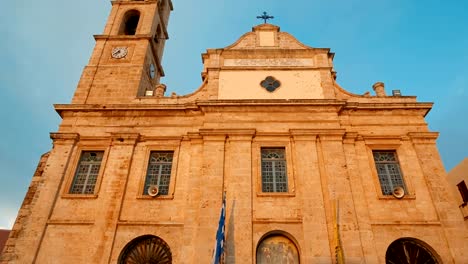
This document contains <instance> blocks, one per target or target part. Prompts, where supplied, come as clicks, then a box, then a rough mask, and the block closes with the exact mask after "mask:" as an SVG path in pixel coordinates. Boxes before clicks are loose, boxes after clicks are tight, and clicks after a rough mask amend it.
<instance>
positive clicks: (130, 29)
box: [120, 10, 140, 35]
mask: <svg viewBox="0 0 468 264" xmlns="http://www.w3.org/2000/svg"><path fill="white" fill-rule="evenodd" d="M139 21H140V12H139V11H137V10H130V11H127V13H125V16H124V18H123V20H122V25H121V27H120V34H123V35H135V34H136V31H137V27H138V22H139Z"/></svg>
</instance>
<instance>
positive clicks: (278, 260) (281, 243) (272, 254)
mask: <svg viewBox="0 0 468 264" xmlns="http://www.w3.org/2000/svg"><path fill="white" fill-rule="evenodd" d="M299 259H300V257H299V251H298V250H297V247H296V244H295V243H294V242H293V241H291V240H290V239H289V238H287V237H286V236H284V235H281V234H278V233H273V234H270V235H267V236H265V237H264V238H263V239H262V240H260V242H259V243H258V246H257V264H299V263H300V261H299Z"/></svg>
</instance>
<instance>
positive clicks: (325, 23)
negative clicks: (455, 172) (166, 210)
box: [0, 0, 468, 229]
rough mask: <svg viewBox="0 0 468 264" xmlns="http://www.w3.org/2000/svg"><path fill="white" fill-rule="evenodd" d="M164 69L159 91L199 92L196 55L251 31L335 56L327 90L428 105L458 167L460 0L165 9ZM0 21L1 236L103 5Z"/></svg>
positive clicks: (27, 4) (466, 4) (465, 83)
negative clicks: (275, 33) (262, 28)
mask: <svg viewBox="0 0 468 264" xmlns="http://www.w3.org/2000/svg"><path fill="white" fill-rule="evenodd" d="M173 2H174V8H175V10H174V12H173V13H172V16H171V20H170V23H169V36H170V39H169V40H168V42H167V44H166V52H165V55H164V60H163V65H164V67H165V72H166V77H165V78H164V79H163V80H162V82H163V83H165V84H166V85H167V86H168V93H169V94H170V93H171V92H176V93H178V94H186V93H190V92H192V91H194V90H195V89H197V88H198V86H199V85H200V83H201V80H200V72H201V70H202V64H201V57H200V54H201V53H203V52H204V51H205V50H206V49H207V48H220V47H225V46H227V45H229V44H231V43H232V42H234V41H235V40H236V39H237V38H239V37H240V36H241V35H242V34H244V33H246V32H248V31H250V30H251V28H252V26H254V25H256V24H258V23H260V22H261V21H259V20H257V19H256V18H255V17H256V16H257V15H260V14H261V12H263V11H268V12H269V13H270V14H271V15H274V16H275V19H274V20H273V21H272V23H273V24H276V25H279V26H280V27H281V30H282V31H286V32H289V33H291V34H293V35H294V36H295V37H297V38H298V39H299V40H300V41H301V42H303V43H305V44H307V45H309V46H313V47H324V48H331V49H332V51H333V52H335V53H336V56H335V61H334V62H335V68H336V70H337V71H338V79H337V81H338V82H339V83H340V85H341V86H343V87H344V88H345V89H347V90H348V91H350V92H354V93H358V94H362V93H364V92H366V91H369V90H372V88H371V86H372V84H373V83H375V82H377V81H382V82H385V84H386V88H387V91H390V90H392V89H400V90H401V91H402V93H403V94H404V95H416V96H418V101H420V102H435V105H434V108H433V110H432V111H431V112H430V113H429V115H428V116H427V119H426V120H427V122H428V123H429V127H430V129H431V130H432V131H439V132H441V135H440V138H439V140H438V147H439V150H440V153H441V156H442V159H443V161H444V164H445V166H446V169H447V170H450V169H451V168H453V167H454V166H455V165H456V164H457V163H459V162H460V161H461V160H462V159H463V158H464V157H468V139H467V138H468V137H467V135H468V122H467V121H468V117H467V116H466V115H467V114H468V16H467V15H466V10H468V1H463V0H452V1H442V0H425V1H422V0H412V1H408V0H379V1H375V0H347V1H343V0H326V1H325V0H290V1H276V0H255V1H252V0H235V1H234V0H224V1H219V0H198V1H194V0H173ZM0 6H1V9H2V15H1V16H0V34H1V36H2V37H1V39H0V98H1V99H2V103H1V104H0V108H1V109H0V110H1V111H0V121H1V124H2V129H0V168H1V172H0V180H1V182H2V184H1V185H0V229H1V228H11V226H12V224H13V221H14V218H15V216H16V212H17V210H18V208H19V206H20V205H21V202H22V200H23V198H24V195H25V193H26V191H27V187H28V185H29V182H30V180H31V177H32V174H33V173H34V170H35V167H36V165H37V162H38V160H39V157H40V155H41V154H42V153H45V152H47V151H48V150H49V149H50V148H51V141H50V139H49V132H54V131H57V127H58V124H59V122H60V118H59V117H58V115H57V114H56V113H55V111H54V109H53V106H52V104H54V103H69V102H70V100H71V97H72V95H73V93H74V90H75V88H76V85H77V83H78V80H79V77H80V75H81V71H82V69H83V67H84V66H85V65H86V64H87V62H88V59H89V56H90V54H91V51H92V49H93V47H94V39H93V37H92V35H93V34H100V33H102V30H103V28H104V25H105V22H106V19H107V16H108V14H109V11H110V8H111V5H110V2H109V1H108V0H98V1H97V0H80V1H63V0H41V1H31V0H15V1H3V2H2V3H1V4H0Z"/></svg>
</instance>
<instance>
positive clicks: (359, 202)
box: [0, 0, 468, 264]
mask: <svg viewBox="0 0 468 264" xmlns="http://www.w3.org/2000/svg"><path fill="white" fill-rule="evenodd" d="M112 4H113V8H112V11H111V14H110V16H109V20H108V23H107V25H106V27H105V30H104V33H103V34H102V35H97V36H96V37H95V38H96V47H95V49H94V52H93V54H92V56H91V59H90V62H89V64H88V66H87V67H86V68H85V69H84V71H83V75H82V77H81V80H80V82H79V84H78V87H77V89H76V92H75V95H74V97H73V100H72V102H71V104H58V105H55V109H56V111H57V112H58V114H59V115H60V116H61V117H62V122H61V124H60V127H59V129H58V131H57V132H54V133H51V138H52V141H53V148H52V150H51V151H50V152H49V153H47V154H45V155H44V156H43V157H42V158H41V162H40V164H39V166H38V169H37V171H36V173H35V174H34V177H33V178H32V182H31V186H30V189H29V191H28V194H27V196H26V198H25V200H24V203H23V206H22V207H21V210H20V211H19V215H18V218H17V220H16V223H15V226H14V228H13V231H12V233H11V235H10V239H9V241H8V242H7V245H6V248H5V250H4V252H3V254H2V256H1V258H0V260H1V261H0V262H1V263H126V261H130V260H131V259H133V260H135V259H138V258H142V256H141V255H138V254H137V250H136V249H139V250H141V251H144V252H149V255H151V256H152V257H154V258H155V259H160V260H164V261H165V262H164V263H180V264H182V263H210V261H211V257H212V254H213V249H214V244H215V235H216V231H217V228H218V221H219V218H220V209H221V204H222V200H223V194H224V193H225V195H226V213H227V214H226V226H225V233H226V237H225V239H226V241H225V262H226V263H299V262H300V263H337V262H340V261H341V260H343V259H344V261H345V263H369V264H371V263H385V261H386V258H387V259H391V258H393V257H396V256H398V255H399V254H402V252H403V251H402V250H403V249H402V248H404V247H410V249H417V250H420V251H421V252H422V253H421V254H420V255H419V256H423V257H424V258H427V259H429V260H431V261H433V262H429V263H468V240H467V230H466V228H465V225H464V221H463V216H462V215H461V213H460V210H459V208H458V204H457V202H456V201H455V198H454V197H453V196H452V195H450V192H451V189H450V188H451V187H450V186H449V184H448V182H447V179H446V173H445V170H444V167H443V165H442V162H441V159H440V157H439V152H438V150H437V147H436V144H435V141H436V139H437V137H438V133H436V132H432V131H430V130H429V128H428V125H427V123H426V122H425V119H424V118H425V116H426V115H427V114H428V112H429V111H430V109H431V107H432V103H423V102H417V100H416V97H414V96H393V95H391V96H389V95H387V93H386V91H385V87H384V84H383V83H376V84H375V85H374V90H375V94H376V95H375V96H374V95H371V94H370V93H366V94H365V95H356V94H352V93H350V92H347V91H346V90H344V89H343V88H342V87H340V86H339V85H338V84H337V82H336V72H335V71H334V69H333V57H334V54H333V53H331V52H330V50H329V49H327V48H313V47H309V46H306V45H304V44H302V43H300V42H299V41H298V40H296V39H295V38H294V37H293V36H291V35H290V34H288V33H285V32H281V31H280V28H279V27H277V26H274V25H271V24H262V25H258V26H256V27H254V28H253V30H252V32H249V33H246V34H245V35H243V36H242V37H240V38H239V40H238V41H237V42H235V43H234V44H232V45H231V46H228V47H226V48H222V49H208V50H207V51H206V53H204V54H203V63H204V68H203V71H202V79H203V81H202V84H201V86H200V88H199V89H198V90H196V91H194V92H193V93H192V94H189V95H183V96H180V95H176V94H172V95H165V90H166V87H165V86H164V85H162V84H160V82H159V79H160V77H161V76H164V71H163V67H162V66H161V58H162V54H163V49H164V44H165V40H166V38H167V35H168V34H167V24H168V19H169V13H170V10H172V3H171V1H170V0H159V1H156V0H153V1H152V0H145V1H123V0H122V1H113V2H112ZM180 8H182V7H180ZM188 45H189V43H188ZM360 52H365V51H360ZM158 192H159V193H158ZM150 194H151V195H150ZM145 245H151V247H153V248H157V249H159V251H158V252H154V250H153V249H152V248H150V247H149V246H145ZM387 252H388V254H387ZM423 253H424V254H423ZM386 254H387V256H386ZM337 255H338V257H337ZM340 256H342V257H340ZM141 261H144V260H141ZM418 261H423V260H422V259H419V260H418ZM141 263H144V262H141ZM414 263H419V262H414ZM421 263H422V262H421Z"/></svg>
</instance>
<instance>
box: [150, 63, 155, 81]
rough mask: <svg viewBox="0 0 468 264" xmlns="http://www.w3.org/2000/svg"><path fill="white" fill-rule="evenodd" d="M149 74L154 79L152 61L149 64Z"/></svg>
mask: <svg viewBox="0 0 468 264" xmlns="http://www.w3.org/2000/svg"><path fill="white" fill-rule="evenodd" d="M149 74H150V77H151V79H154V77H155V76H156V68H155V67H154V63H151V64H150V67H149Z"/></svg>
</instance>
